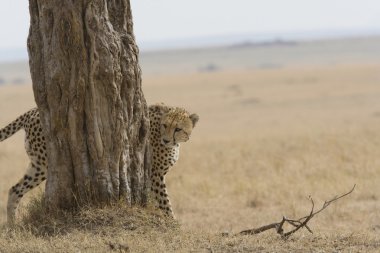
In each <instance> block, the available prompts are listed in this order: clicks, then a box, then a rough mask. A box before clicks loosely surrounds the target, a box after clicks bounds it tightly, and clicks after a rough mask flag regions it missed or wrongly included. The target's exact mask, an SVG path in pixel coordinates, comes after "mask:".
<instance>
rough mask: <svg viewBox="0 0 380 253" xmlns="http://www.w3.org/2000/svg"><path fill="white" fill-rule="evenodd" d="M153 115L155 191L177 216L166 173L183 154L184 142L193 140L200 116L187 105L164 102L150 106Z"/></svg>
mask: <svg viewBox="0 0 380 253" xmlns="http://www.w3.org/2000/svg"><path fill="white" fill-rule="evenodd" d="M149 118H150V124H151V127H150V134H151V137H150V141H151V145H152V147H153V167H152V180H151V181H152V187H151V190H152V195H153V196H154V199H155V200H156V202H157V205H158V207H159V208H160V209H162V210H163V211H164V212H165V213H167V214H168V215H169V216H173V217H174V214H173V210H172V207H171V204H170V199H169V196H168V193H167V190H166V184H165V176H166V174H167V173H168V171H169V169H170V168H171V167H172V166H173V165H174V164H175V163H176V162H177V160H178V158H179V147H180V143H181V142H186V141H188V140H189V138H190V135H191V132H192V130H193V128H194V126H195V125H196V123H197V122H198V120H199V117H198V115H196V114H189V113H188V112H187V111H186V110H185V109H182V108H178V107H168V106H165V105H163V104H160V105H153V106H150V107H149Z"/></svg>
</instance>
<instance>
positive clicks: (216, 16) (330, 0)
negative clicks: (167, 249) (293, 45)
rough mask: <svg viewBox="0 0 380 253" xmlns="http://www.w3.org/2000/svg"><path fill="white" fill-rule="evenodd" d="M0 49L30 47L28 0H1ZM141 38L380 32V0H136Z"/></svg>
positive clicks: (141, 40) (165, 38)
mask: <svg viewBox="0 0 380 253" xmlns="http://www.w3.org/2000/svg"><path fill="white" fill-rule="evenodd" d="M0 1H1V2H0V34H1V35H0V49H10V48H25V47H26V38H27V34H28V28H29V11H28V0H0ZM131 2H132V11H133V15H134V22H135V34H136V37H137V39H138V41H140V42H154V41H166V40H173V39H185V38H194V37H204V36H215V35H228V34H246V33H248V34H261V33H277V32H278V33H286V32H304V31H314V30H317V31H323V30H326V31H328V30H367V29H372V30H374V29H378V30H379V31H380V0H131Z"/></svg>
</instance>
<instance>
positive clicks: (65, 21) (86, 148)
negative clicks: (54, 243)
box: [28, 0, 151, 209]
mask: <svg viewBox="0 0 380 253" xmlns="http://www.w3.org/2000/svg"><path fill="white" fill-rule="evenodd" d="M29 8H30V16H31V24H30V30H29V37H28V52H29V65H30V72H31V76H32V80H33V90H34V96H35V100H36V103H37V106H38V108H39V111H40V117H41V123H42V126H43V128H44V132H45V135H46V136H45V137H46V144H47V149H48V164H49V168H48V178H47V185H46V191H45V197H46V199H45V201H46V204H47V206H48V207H52V208H56V207H58V208H65V209H66V208H73V207H75V206H76V205H78V204H82V203H83V202H85V203H109V202H112V201H116V200H120V199H123V200H125V201H127V202H128V203H132V204H144V203H145V202H146V200H147V190H148V184H149V173H150V167H151V163H150V160H151V159H150V147H149V143H148V142H149V138H148V133H149V118H148V109H147V105H146V101H145V98H144V95H143V93H142V90H141V71H140V67H139V65H138V53H139V52H138V47H137V45H136V43H135V38H134V34H133V23H132V15H131V6H130V1H129V0H76V1H72V0H29Z"/></svg>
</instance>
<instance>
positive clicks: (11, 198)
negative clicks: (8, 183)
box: [7, 164, 46, 224]
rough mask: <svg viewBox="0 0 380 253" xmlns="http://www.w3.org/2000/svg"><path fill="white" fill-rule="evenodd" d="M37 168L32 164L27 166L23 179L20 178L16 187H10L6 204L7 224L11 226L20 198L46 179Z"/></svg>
mask: <svg viewBox="0 0 380 253" xmlns="http://www.w3.org/2000/svg"><path fill="white" fill-rule="evenodd" d="M44 174H45V173H43V175H41V173H40V172H39V171H37V168H36V167H35V166H33V165H32V164H29V166H28V170H27V172H26V174H25V175H24V177H23V178H21V179H20V180H19V181H18V183H17V184H16V185H14V186H13V187H11V189H9V192H8V204H7V222H8V223H10V224H12V223H14V221H15V217H16V209H17V206H18V204H19V203H20V200H21V198H22V197H23V196H24V195H25V194H26V193H27V192H29V191H30V190H32V189H33V188H35V187H36V186H38V185H39V184H40V183H41V182H42V181H44V180H45V179H46V178H45V176H44Z"/></svg>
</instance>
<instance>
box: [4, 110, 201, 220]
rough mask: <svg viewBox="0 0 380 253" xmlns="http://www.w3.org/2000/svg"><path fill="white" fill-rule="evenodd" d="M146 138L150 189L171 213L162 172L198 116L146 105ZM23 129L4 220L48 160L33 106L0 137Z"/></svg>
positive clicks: (44, 170)
mask: <svg viewBox="0 0 380 253" xmlns="http://www.w3.org/2000/svg"><path fill="white" fill-rule="evenodd" d="M149 118H150V121H151V128H150V130H151V136H150V142H151V145H152V150H153V153H152V155H153V160H152V164H153V167H152V178H151V182H152V186H151V192H152V195H153V196H154V199H155V200H156V205H157V207H158V208H160V209H162V210H163V211H164V212H165V213H166V214H168V215H169V216H172V217H174V215H173V211H172V208H171V205H170V201H169V197H168V194H167V190H166V186H165V175H166V173H167V172H168V170H169V168H170V167H172V166H173V165H174V164H175V162H176V161H177V160H178V157H179V143H180V142H186V141H187V140H189V137H190V134H191V132H192V130H193V127H194V126H195V124H196V123H197V121H198V119H199V117H198V115H196V114H191V115H190V114H189V113H188V112H187V111H186V110H184V109H182V108H177V107H169V106H166V105H163V104H160V105H152V106H150V107H149ZM21 129H24V130H25V150H26V153H27V155H28V157H29V160H30V162H29V165H28V168H27V171H26V173H25V175H24V176H23V177H22V178H21V179H20V180H19V181H18V183H17V184H16V185H14V186H13V187H11V189H10V190H9V192H8V203H7V220H8V222H9V223H12V222H13V221H14V219H15V214H16V209H17V206H18V204H19V202H20V200H21V198H22V197H23V196H24V195H25V194H26V193H27V192H29V191H30V190H32V189H33V188H35V187H36V186H38V185H39V184H41V183H42V182H43V181H44V180H46V177H47V170H48V163H47V151H46V144H45V137H44V134H43V129H42V126H41V123H40V116H39V111H38V109H37V108H34V109H31V110H30V111H28V112H26V113H24V114H23V115H21V116H19V117H18V118H17V119H16V120H14V121H13V122H11V123H10V124H9V125H7V126H6V127H4V128H3V129H0V141H3V140H5V139H7V138H8V137H10V136H12V135H13V134H15V133H16V132H17V131H19V130H21Z"/></svg>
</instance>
